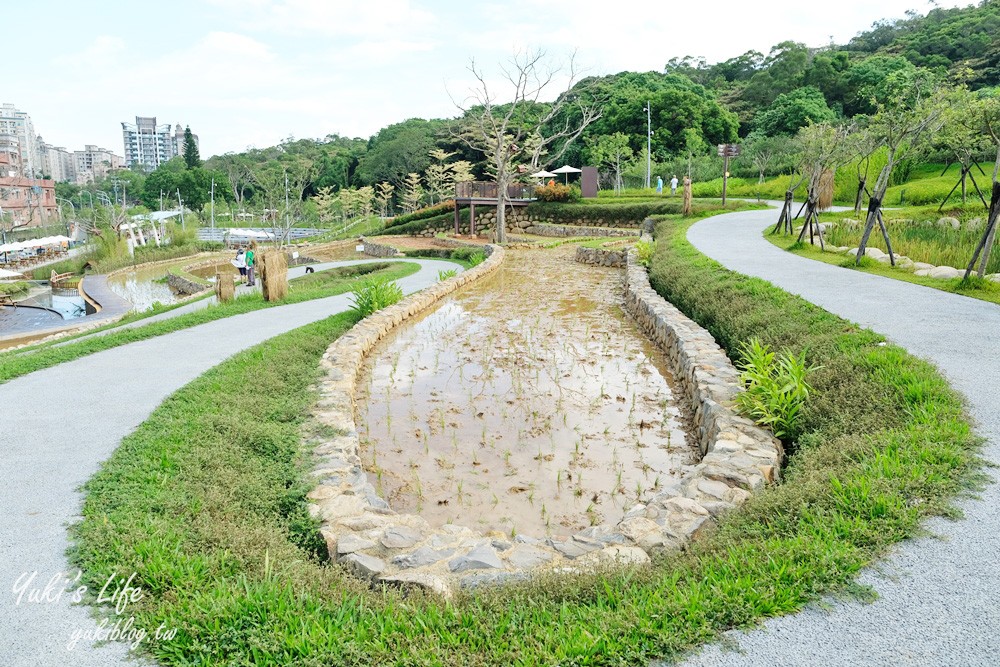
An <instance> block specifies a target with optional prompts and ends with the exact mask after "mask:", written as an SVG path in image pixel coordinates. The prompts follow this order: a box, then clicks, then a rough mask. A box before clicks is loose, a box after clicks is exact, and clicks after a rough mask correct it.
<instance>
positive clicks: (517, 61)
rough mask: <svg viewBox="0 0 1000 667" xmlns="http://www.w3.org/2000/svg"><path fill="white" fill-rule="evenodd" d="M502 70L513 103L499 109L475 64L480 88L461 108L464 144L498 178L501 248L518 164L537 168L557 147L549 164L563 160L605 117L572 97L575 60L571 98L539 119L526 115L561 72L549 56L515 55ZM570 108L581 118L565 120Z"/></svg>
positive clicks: (472, 68) (552, 106) (596, 108)
mask: <svg viewBox="0 0 1000 667" xmlns="http://www.w3.org/2000/svg"><path fill="white" fill-rule="evenodd" d="M500 70H501V73H502V77H503V79H504V80H505V81H506V82H508V83H509V84H510V85H511V86H512V87H513V91H512V95H511V99H510V101H509V102H506V103H504V104H498V103H497V97H496V94H495V93H494V88H493V85H492V83H490V81H489V80H488V77H487V75H486V74H485V72H484V71H483V70H481V69H480V68H479V67H477V65H476V63H475V61H474V60H473V61H472V62H471V63H470V65H469V71H470V72H472V75H473V77H475V79H476V82H477V83H476V87H475V88H474V89H473V90H472V91H471V93H470V96H469V98H467V99H468V100H469V101H470V102H471V104H467V105H464V106H463V104H461V103H457V102H456V104H455V105H456V106H457V107H458V108H459V109H460V110H461V111H462V112H463V114H464V119H463V120H464V124H465V128H464V129H465V131H463V132H462V133H461V134H460V135H459V138H460V139H461V140H462V141H464V142H465V143H466V144H467V145H468V146H469V147H470V148H472V149H474V150H478V151H481V152H482V153H483V154H484V155H485V156H486V158H487V162H488V164H489V169H490V171H491V172H492V173H493V176H494V178H496V185H497V213H496V233H495V239H496V241H497V243H503V242H505V241H506V240H507V225H506V217H505V216H506V209H507V206H508V205H509V203H510V195H509V192H508V188H509V187H510V185H511V184H512V183H513V182H514V178H515V176H516V174H517V173H518V169H517V163H518V161H519V160H520V161H521V162H527V163H528V164H529V165H531V167H532V168H536V167H537V166H538V164H539V162H540V160H541V158H542V156H544V155H546V154H547V153H548V152H549V151H550V150H551V149H552V148H553V147H554V146H555V145H561V148H560V149H559V150H558V151H556V152H555V153H554V154H553V155H552V156H550V158H549V159H550V160H558V159H559V157H561V156H562V155H563V153H564V152H565V149H566V147H567V146H568V145H569V144H570V143H571V142H572V141H574V140H575V139H576V138H578V137H579V136H580V134H581V133H582V132H583V131H584V129H585V128H586V127H587V126H588V125H590V124H591V123H592V122H594V121H595V120H597V119H598V118H600V115H601V112H600V105H598V104H589V103H585V102H583V101H582V100H581V99H580V97H579V95H575V94H574V95H571V94H570V90H571V89H572V87H573V84H574V83H575V81H576V75H577V72H576V70H575V67H574V64H573V59H572V58H571V59H570V62H569V72H568V81H567V84H566V90H565V92H563V94H562V95H560V96H559V97H558V98H557V99H556V101H555V102H552V103H551V104H550V105H549V106H548V110H547V111H546V112H545V113H543V114H541V115H540V116H538V117H535V118H528V114H526V113H525V112H526V111H527V110H528V109H529V108H536V107H537V105H538V104H539V100H540V98H541V97H542V95H543V94H545V93H546V92H547V91H548V90H549V89H550V88H551V86H552V84H553V82H554V81H555V79H556V77H557V76H558V74H559V69H558V68H551V67H549V66H547V64H546V63H545V53H544V52H543V51H529V52H522V53H517V54H515V55H514V57H513V58H511V60H510V61H509V63H508V64H507V65H506V66H502V67H501V68H500ZM568 106H573V107H575V111H576V113H575V114H565V116H562V115H560V112H562V111H563V110H564V109H566V107H568ZM556 118H564V120H563V121H562V124H558V123H556V127H555V128H554V129H553V128H550V127H549V124H550V123H552V122H553V121H554V120H555V119H556ZM526 147H527V148H526ZM529 150H530V154H529Z"/></svg>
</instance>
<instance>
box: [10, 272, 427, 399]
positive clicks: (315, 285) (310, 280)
mask: <svg viewBox="0 0 1000 667" xmlns="http://www.w3.org/2000/svg"><path fill="white" fill-rule="evenodd" d="M418 270H420V266H419V265H417V264H413V263H410V262H394V263H389V262H377V263H373V264H363V265H358V266H345V267H340V268H336V269H330V270H328V271H319V272H317V273H312V274H307V275H305V276H302V277H300V278H295V279H293V280H291V281H289V290H288V297H287V298H286V299H285V300H284V301H280V302H270V301H264V298H263V296H261V294H260V293H259V292H254V293H252V294H246V295H243V296H240V297H237V298H236V299H234V300H232V301H230V302H229V303H222V304H215V305H211V306H209V307H208V308H204V309H202V310H196V311H194V312H191V313H185V314H184V315H178V316H177V317H173V318H170V319H166V320H161V321H157V322H152V323H150V324H147V325H145V326H141V327H136V328H131V329H121V330H120V331H115V332H113V333H108V334H105V335H103V336H95V337H93V338H87V339H86V340H80V341H77V342H71V343H69V344H68V345H58V346H57V343H62V342H63V341H62V340H59V341H52V342H49V343H42V344H40V345H38V346H35V347H32V348H25V349H24V350H15V351H13V352H7V353H3V354H0V382H6V381H8V380H12V379H14V378H16V377H20V376H22V375H26V374H28V373H32V372H34V371H37V370H41V369H43V368H49V367H51V366H55V365H56V364H61V363H63V362H66V361H72V360H73V359H79V358H80V357H84V356H87V355H89V354H94V353H95V352H102V351H104V350H109V349H111V348H113V347H118V346H119V345H127V344H128V343H134V342H136V341H140V340H146V339H148V338H154V337H156V336H162V335H164V334H168V333H172V332H174V331H180V330H181V329H187V328H190V327H194V326H198V325H199V324H205V323H206V322H213V321H215V320H220V319H222V318H224V317H231V316H233V315H242V314H243V313H249V312H252V311H254V310H260V309H262V308H271V307H273V306H282V305H287V304H290V303H299V302H302V301H310V300H312V299H320V298H323V297H327V296H334V295H337V294H343V293H345V292H349V291H351V290H352V289H354V287H355V286H356V285H358V284H359V282H360V281H362V280H364V279H366V278H367V277H368V276H376V275H377V276H379V277H385V278H388V279H390V280H396V279H398V278H403V277H405V276H408V275H411V274H413V273H416V272H417V271H418ZM113 326H120V324H116V325H113ZM112 328H113V327H112ZM90 333H92V332H86V333H84V334H81V336H86V335H89V334H90Z"/></svg>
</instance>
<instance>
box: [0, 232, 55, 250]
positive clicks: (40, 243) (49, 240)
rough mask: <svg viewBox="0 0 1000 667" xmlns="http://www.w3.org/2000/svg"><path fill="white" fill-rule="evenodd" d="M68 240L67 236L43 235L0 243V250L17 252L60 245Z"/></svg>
mask: <svg viewBox="0 0 1000 667" xmlns="http://www.w3.org/2000/svg"><path fill="white" fill-rule="evenodd" d="M69 241H70V239H69V237H68V236H62V235H61V234H60V235H59V236H45V237H43V238H40V239H32V240H30V241H15V242H13V243H4V244H3V245H0V252H18V251H21V250H32V249H34V248H48V247H51V246H61V245H64V244H68V243H69Z"/></svg>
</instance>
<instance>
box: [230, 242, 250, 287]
mask: <svg viewBox="0 0 1000 667" xmlns="http://www.w3.org/2000/svg"><path fill="white" fill-rule="evenodd" d="M232 262H233V266H235V267H236V268H237V269H239V271H240V280H241V281H245V280H246V277H247V258H246V253H244V252H243V248H240V249H239V250H237V251H236V259H234V260H232Z"/></svg>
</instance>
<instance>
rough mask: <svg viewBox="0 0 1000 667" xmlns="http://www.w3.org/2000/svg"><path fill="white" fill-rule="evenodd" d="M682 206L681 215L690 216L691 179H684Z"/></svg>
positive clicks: (688, 177)
mask: <svg viewBox="0 0 1000 667" xmlns="http://www.w3.org/2000/svg"><path fill="white" fill-rule="evenodd" d="M683 201H684V204H683V206H682V208H681V213H682V214H683V215H691V177H690V176H685V177H684V197H683Z"/></svg>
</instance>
